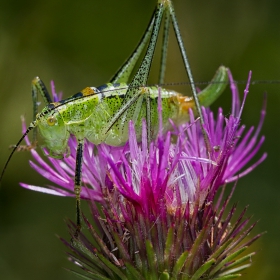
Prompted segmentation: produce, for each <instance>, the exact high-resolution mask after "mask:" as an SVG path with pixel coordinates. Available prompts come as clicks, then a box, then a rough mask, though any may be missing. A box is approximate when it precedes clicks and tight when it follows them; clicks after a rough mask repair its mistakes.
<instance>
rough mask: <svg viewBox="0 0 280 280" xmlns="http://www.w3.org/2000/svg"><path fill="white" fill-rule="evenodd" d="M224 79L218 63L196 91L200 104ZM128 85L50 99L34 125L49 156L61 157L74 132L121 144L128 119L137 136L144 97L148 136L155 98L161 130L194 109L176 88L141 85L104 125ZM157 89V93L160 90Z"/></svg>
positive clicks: (79, 136) (155, 126)
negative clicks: (205, 83)
mask: <svg viewBox="0 0 280 280" xmlns="http://www.w3.org/2000/svg"><path fill="white" fill-rule="evenodd" d="M226 82H227V70H226V68H225V67H223V66H221V67H220V68H219V69H218V71H217V73H216V75H215V77H214V78H213V80H212V83H211V84H210V85H209V86H208V87H206V88H205V89H204V90H203V91H201V92H200V93H199V94H198V98H199V100H200V103H201V105H202V106H204V105H205V106H209V105H210V104H211V103H212V102H214V101H215V100H216V99H217V97H218V96H219V95H220V94H221V93H222V92H223V90H224V87H225V86H226ZM127 89H128V86H127V84H125V83H121V84H111V83H108V84H105V85H103V86H101V87H98V88H94V87H88V88H85V89H84V90H82V91H81V92H79V93H77V94H75V95H74V96H72V97H70V98H68V99H65V100H61V101H60V102H55V103H50V104H49V105H47V106H46V107H45V108H44V109H43V111H42V113H40V114H38V115H37V117H36V120H35V122H34V126H38V128H39V131H40V134H41V135H42V137H43V139H44V141H45V144H46V147H47V148H48V149H49V151H50V156H52V157H63V155H64V154H65V153H67V148H68V139H69V137H70V135H74V136H75V137H76V138H77V140H83V139H87V140H88V141H90V142H92V143H94V144H100V143H106V144H108V145H111V146H120V145H123V144H125V143H126V142H127V140H128V123H129V121H130V120H133V121H134V124H135V130H136V134H137V137H138V139H140V138H141V133H142V119H144V118H146V116H147V111H146V110H147V108H146V105H145V98H146V97H147V96H149V98H150V117H151V126H150V128H151V137H152V138H154V137H155V136H156V135H157V132H158V126H159V123H158V98H159V94H160V98H161V106H162V120H163V130H164V131H167V130H168V129H170V122H169V121H168V120H169V119H172V121H173V122H174V123H175V124H177V125H179V124H181V123H183V122H186V121H188V119H189V110H188V109H189V108H192V109H193V110H195V104H194V100H193V97H186V96H183V95H181V94H179V93H177V92H175V91H170V90H166V89H163V88H159V87H155V86H154V87H140V88H138V89H137V91H139V92H140V97H139V98H138V100H137V102H135V103H134V104H132V105H131V106H130V108H129V109H128V110H126V111H125V113H124V114H123V115H122V116H120V117H119V119H118V120H117V122H116V123H115V124H114V125H113V126H112V127H111V128H110V129H109V130H108V131H104V128H105V127H106V125H107V124H108V122H109V120H110V119H111V117H112V116H115V115H117V114H118V112H119V110H120V108H121V106H122V105H123V102H124V100H125V97H126V92H127ZM159 92H160V93H159Z"/></svg>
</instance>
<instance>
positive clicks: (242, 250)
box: [210, 247, 247, 276]
mask: <svg viewBox="0 0 280 280" xmlns="http://www.w3.org/2000/svg"><path fill="white" fill-rule="evenodd" d="M246 249H247V247H243V248H241V249H239V250H238V251H236V252H234V253H233V254H231V255H229V256H227V257H226V258H225V259H224V260H222V261H221V262H220V263H219V264H218V265H217V266H216V267H215V268H214V269H213V270H212V271H211V272H210V276H213V275H214V274H215V273H217V272H218V271H219V270H220V269H222V267H223V266H224V265H225V264H226V263H228V262H230V261H232V260H233V259H234V258H236V257H237V256H238V255H240V254H241V253H243V252H244V251H245V250H246Z"/></svg>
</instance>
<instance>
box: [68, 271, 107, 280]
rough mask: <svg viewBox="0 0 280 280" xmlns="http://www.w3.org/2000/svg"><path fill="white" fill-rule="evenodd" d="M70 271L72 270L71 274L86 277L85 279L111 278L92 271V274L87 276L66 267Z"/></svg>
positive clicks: (104, 279) (102, 279) (100, 279)
mask: <svg viewBox="0 0 280 280" xmlns="http://www.w3.org/2000/svg"><path fill="white" fill-rule="evenodd" d="M66 270H68V271H70V272H72V273H73V274H75V275H77V276H78V277H79V278H82V279H86V280H92V279H94V280H111V278H107V277H105V276H102V275H98V274H95V273H92V275H91V276H90V277H89V276H86V275H83V274H81V273H79V272H77V271H74V270H72V269H66Z"/></svg>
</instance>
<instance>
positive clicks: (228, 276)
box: [211, 274, 242, 280]
mask: <svg viewBox="0 0 280 280" xmlns="http://www.w3.org/2000/svg"><path fill="white" fill-rule="evenodd" d="M241 276H242V275H241V274H232V275H227V276H222V277H214V278H211V279H213V280H228V279H234V278H238V277H241Z"/></svg>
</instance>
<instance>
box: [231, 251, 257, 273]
mask: <svg viewBox="0 0 280 280" xmlns="http://www.w3.org/2000/svg"><path fill="white" fill-rule="evenodd" d="M255 254H256V253H251V254H248V255H247V256H245V257H242V258H240V259H238V260H236V261H235V262H233V263H231V264H230V265H228V266H227V267H226V270H228V269H229V268H232V267H235V266H237V265H239V264H241V263H243V262H246V261H247V260H250V259H251V258H252V256H254V255H255Z"/></svg>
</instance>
